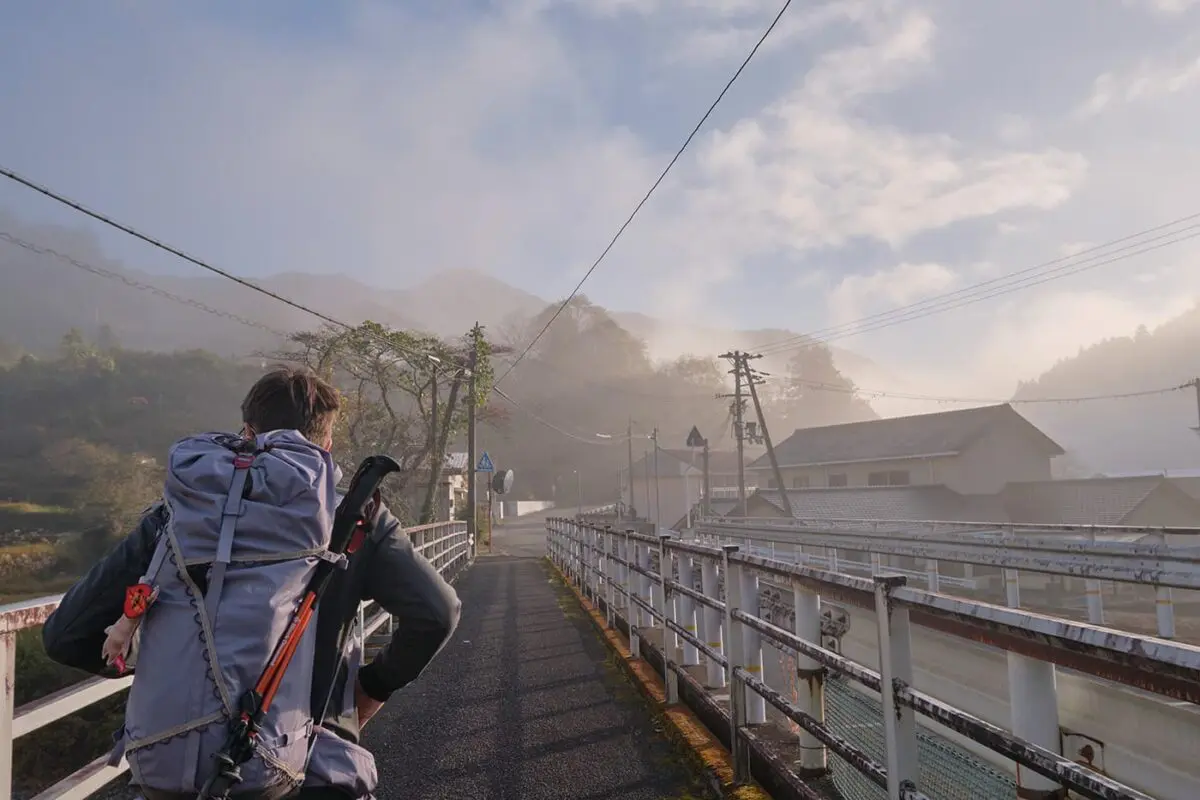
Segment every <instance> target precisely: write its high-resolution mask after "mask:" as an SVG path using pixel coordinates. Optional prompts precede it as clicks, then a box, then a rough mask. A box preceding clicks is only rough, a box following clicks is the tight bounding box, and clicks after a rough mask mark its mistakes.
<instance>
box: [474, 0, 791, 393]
mask: <svg viewBox="0 0 1200 800" xmlns="http://www.w3.org/2000/svg"><path fill="white" fill-rule="evenodd" d="M791 4H792V0H785V2H784V4H783V6H782V7H781V8H780V9H779V13H777V14H776V15H775V18H774V19H773V20H771V24H770V25H768V26H767V29H766V30H765V31H764V32H763V34H762V36H760V37H759V38H758V41H757V42H755V44H754V47H753V48H752V49H751V50H750V53H749V54H748V55H747V56H746V58H745V59H744V60H743V61H742V63H741V64H740V65H739V66H738V68H737V71H735V72H734V73H733V76H732V77H731V78H730V79H729V80H728V81H727V82H726V83H725V87H724V88H723V89H721V93H720V94H718V95H717V99H716V100H713V102H712V105H710V106H709V107H708V110H707V111H705V112H704V116H702V117H701V118H700V121H699V122H697V123H696V126H695V127H694V128H692V132H691V133H689V134H688V136H687V138H686V139H684V141H683V144H682V145H681V146H680V147H679V149H678V150H677V151H676V152H675V155H674V156H673V157H672V158H671V160H670V162H669V163H668V164H667V166H666V168H665V169H663V171H662V173H660V174H659V176H658V179H657V180H655V181H654V183H653V184H652V185H651V186H650V189H649V190H648V191H647V192H646V194H645V195H644V196H643V197H642V199H641V200H640V201H639V202H638V204H637V205H636V206H635V207H634V209H633V212H632V213H630V215H629V217H628V218H627V219H626V220H625V222H623V223H622V224H621V227H620V228H618V229H617V232H616V233H615V234H614V235H613V237H612V239H611V240H610V241H609V243H608V246H607V247H605V248H604V250H603V251H601V253H600V255H599V256H598V257H597V258H596V260H595V261H593V262H592V265H591V266H590V267H589V268H588V271H587V272H585V273H584V274H583V277H582V278H580V279H579V283H577V284H575V288H574V289H572V290H571V293H570V294H569V295H567V299H566V300H563V302H562V304H561V305H560V306H559V307H558V309H557V310H555V312H554V313H553V314H552V315H551V316H550V319H549V320H547V321H546V324H545V325H543V326H542V329H541V330H540V331H539V332H538V334H537V336H534V337H533V339H532V340H531V341H530V342H529V344H528V345H526V347H525V349H524V350H523V351H521V354H520V355H519V356H517V359H516V361H514V362H513V363H512V365H510V366H509V368H508V369H507V370H505V372H504V374H503V375H501V376H500V378H499V380H497V381H496V384H497V385H499V384H500V383H501V382H502V381H503V380H504V379H505V378H507V377H508V374H509V373H510V372H512V371H513V369H515V368H516V366H517V364H519V363H521V361H522V360H523V359H524V358H525V356H526V354H528V353H529V351H530V350H532V349H533V346H534V345H535V344H537V343H538V340H539V339H541V338H542V336H543V335H545V333H546V331H547V330H549V329H550V326H551V325H553V324H554V321H555V320H556V319H558V317H559V315H561V314H562V312H563V311H564V310H566V308H567V306H568V305H569V304H570V302H571V301H572V300H573V299H574V298H575V295H577V294H579V290H580V289H582V288H583V284H584V283H586V282H587V279H588V278H590V277H591V276H592V273H593V272H595V271H596V267H598V266H600V262H602V261H603V260H604V259H605V257H606V256H607V255H608V253H609V251H611V250H612V249H613V246H614V245H615V244H616V243H617V240H618V239H620V238H621V234H623V233H625V229H626V228H628V227H629V225H630V223H632V222H633V220H634V217H636V216H637V215H638V212H640V211H641V210H642V206H644V205H646V202H647V201H648V200H649V199H650V196H651V195H652V194H654V191H655V190H656V189H657V188H658V187H659V185H660V184H661V183H662V182H663V180H664V179H665V178H666V177H667V173H669V172H670V171H671V168H672V167H674V166H675V162H677V161H679V159H680V157H682V156H683V153H684V151H685V150H687V148H688V145H690V144H691V143H692V139H694V138H696V134H697V133H699V132H700V128H702V127H703V126H704V123H705V122H707V121H708V118H709V117H710V116H711V115H712V113H713V111H715V110H716V108H717V106H718V105H719V104H720V102H721V100H722V99H724V97H725V94H726V93H727V92H728V91H729V90H730V88H732V87H733V84H734V83H735V82H736V81H737V79H738V78H739V77H741V74H742V72H743V70H745V69H746V67H747V66H749V64H750V61H751V60H753V58H754V56H755V54H756V53H757V52H758V49H759V48H760V47H762V45H763V42H765V41H766V40H767V37H768V36H770V35H771V32H772V31H773V30H775V26H776V25H778V24H779V20H780V19H782V18H783V15H784V12H786V11H787V10H788V6H790V5H791Z"/></svg>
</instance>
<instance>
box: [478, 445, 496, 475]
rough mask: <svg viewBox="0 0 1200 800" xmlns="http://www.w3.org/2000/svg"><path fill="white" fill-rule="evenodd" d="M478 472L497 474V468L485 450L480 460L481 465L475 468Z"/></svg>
mask: <svg viewBox="0 0 1200 800" xmlns="http://www.w3.org/2000/svg"><path fill="white" fill-rule="evenodd" d="M475 471H476V472H495V471H496V468H495V467H494V466H492V457H491V456H489V455H488V454H487V451H486V450H485V451H484V453H483V457H482V458H480V459H479V465H478V466H477V467H475Z"/></svg>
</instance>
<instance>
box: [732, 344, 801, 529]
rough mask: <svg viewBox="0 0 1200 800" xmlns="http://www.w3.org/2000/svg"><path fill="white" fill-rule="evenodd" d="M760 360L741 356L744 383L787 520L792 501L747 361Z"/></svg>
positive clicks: (755, 376)
mask: <svg viewBox="0 0 1200 800" xmlns="http://www.w3.org/2000/svg"><path fill="white" fill-rule="evenodd" d="M751 358H762V356H761V355H756V356H750V355H747V354H745V353H743V354H742V368H743V369H744V370H745V371H746V383H748V384H750V398H751V399H752V400H753V401H754V413H755V414H756V415H757V416H758V429H759V431H761V432H762V439H763V444H765V445H766V446H767V458H769V459H770V460H771V472H773V473H774V474H775V483H776V484H778V485H779V497H780V498H781V499H782V501H783V511H784V513H785V514H787V516H788V519H791V518H792V517H794V516H795V514H793V513H792V501H791V500H789V499H788V493H787V487H786V486H784V485H783V473H782V472H780V470H779V459H777V458H775V448H774V447H773V446H772V445H771V434H770V432H769V431H768V430H767V418H766V416H765V415H764V414H763V410H762V403H760V402H758V390H757V389H755V388H754V387H755V385H756V384H757V383H758V381H759V378H758V376H757V375H756V374H754V373H753V372H751V371H750V363H749V359H751Z"/></svg>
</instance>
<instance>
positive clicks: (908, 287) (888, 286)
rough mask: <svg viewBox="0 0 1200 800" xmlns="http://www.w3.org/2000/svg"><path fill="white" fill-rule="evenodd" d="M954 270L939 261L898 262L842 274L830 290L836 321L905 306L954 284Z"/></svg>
mask: <svg viewBox="0 0 1200 800" xmlns="http://www.w3.org/2000/svg"><path fill="white" fill-rule="evenodd" d="M958 282H959V276H958V274H957V273H956V272H954V271H953V270H951V269H948V268H947V267H945V266H944V265H942V264H933V263H924V264H910V263H902V264H897V265H896V266H895V267H892V268H891V269H885V270H879V271H878V272H873V273H870V274H867V275H850V276H847V277H845V278H842V280H841V281H839V282H838V284H837V286H835V287H834V288H833V290H832V291H830V293H829V301H830V303H831V304H832V308H833V318H834V319H835V320H836V323H835V324H839V325H842V324H845V323H850V322H854V321H855V320H858V319H861V318H862V317H864V316H867V315H868V314H873V313H878V312H879V311H883V310H888V309H891V308H896V307H898V306H906V305H908V304H909V303H912V302H914V301H917V300H924V299H925V298H928V297H933V296H934V295H937V294H941V293H943V292H946V291H949V290H951V289H953V288H955V286H956V284H957V283H958Z"/></svg>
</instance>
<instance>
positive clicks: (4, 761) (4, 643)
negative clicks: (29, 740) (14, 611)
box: [0, 631, 17, 800]
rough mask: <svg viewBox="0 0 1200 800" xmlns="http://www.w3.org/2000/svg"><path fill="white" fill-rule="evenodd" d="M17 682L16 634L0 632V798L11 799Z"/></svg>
mask: <svg viewBox="0 0 1200 800" xmlns="http://www.w3.org/2000/svg"><path fill="white" fill-rule="evenodd" d="M16 682H17V634H16V631H13V632H12V633H0V685H3V687H4V696H3V697H0V800H11V798H12V782H13V696H14V695H15V694H16Z"/></svg>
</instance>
